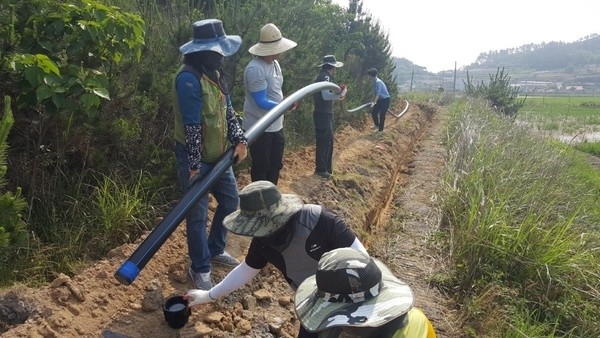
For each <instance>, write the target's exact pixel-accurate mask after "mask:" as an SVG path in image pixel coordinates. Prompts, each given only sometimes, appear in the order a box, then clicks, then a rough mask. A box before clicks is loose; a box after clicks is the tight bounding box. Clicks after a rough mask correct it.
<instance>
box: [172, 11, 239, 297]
mask: <svg viewBox="0 0 600 338" xmlns="http://www.w3.org/2000/svg"><path fill="white" fill-rule="evenodd" d="M193 34H194V35H193V39H192V40H190V41H189V42H187V43H186V44H184V45H182V46H181V47H180V48H179V51H180V52H181V53H182V54H183V64H182V65H181V67H179V69H178V71H177V73H176V75H175V80H174V84H173V88H174V100H173V101H174V102H173V103H174V104H173V106H174V113H175V126H174V134H175V135H174V139H175V156H176V159H177V177H178V180H179V184H180V186H181V188H182V190H183V192H184V193H185V192H186V190H187V189H188V187H189V186H190V185H191V184H192V183H193V182H196V181H197V180H200V179H202V178H203V177H205V176H207V175H208V174H209V173H210V172H211V171H212V170H213V168H214V166H215V164H216V163H217V162H218V160H219V159H220V157H221V155H223V154H224V153H225V152H226V151H227V150H228V149H229V148H230V147H231V146H233V147H235V148H234V156H235V158H236V160H237V161H238V162H239V161H242V160H243V159H244V158H245V157H246V154H247V144H248V141H247V140H246V138H245V137H244V132H243V130H242V128H241V127H240V125H239V122H238V120H237V117H236V114H235V111H234V109H233V106H232V104H231V99H230V97H229V90H230V88H229V87H228V85H227V81H226V80H225V72H224V71H223V61H224V59H225V57H227V56H231V55H233V54H235V53H236V52H237V50H238V49H239V48H240V45H241V44H242V39H241V38H240V37H239V36H237V35H226V34H225V30H224V29H223V22H221V20H217V19H206V20H201V21H197V22H195V23H194V24H193ZM224 122H225V123H224ZM210 193H212V195H213V196H214V197H215V199H216V201H217V203H218V206H217V208H216V210H215V213H214V216H213V219H212V226H211V228H210V232H209V234H208V236H207V230H206V228H207V218H208V193H207V194H205V195H203V196H201V197H200V198H199V199H198V201H196V204H195V205H194V206H193V207H192V208H191V209H190V211H189V212H188V214H187V215H186V234H187V244H188V253H189V256H190V260H191V265H190V267H189V270H188V272H189V275H190V278H191V279H192V282H193V284H194V287H196V288H198V289H203V290H209V289H210V288H211V287H212V279H211V275H210V273H211V264H212V263H217V264H224V265H228V266H236V265H237V264H239V261H238V260H237V259H236V258H235V257H232V256H231V255H230V254H228V253H227V251H225V247H226V244H227V241H226V236H227V229H226V228H225V227H224V226H223V219H224V218H225V216H227V215H229V214H230V213H232V212H234V211H235V210H236V209H237V205H238V202H239V195H238V187H237V182H236V180H235V176H234V174H233V169H232V168H231V167H229V168H228V169H227V170H226V171H225V172H224V173H223V174H222V175H221V176H220V177H219V178H218V179H217V180H216V182H215V183H214V185H213V186H212V188H211V190H210Z"/></svg>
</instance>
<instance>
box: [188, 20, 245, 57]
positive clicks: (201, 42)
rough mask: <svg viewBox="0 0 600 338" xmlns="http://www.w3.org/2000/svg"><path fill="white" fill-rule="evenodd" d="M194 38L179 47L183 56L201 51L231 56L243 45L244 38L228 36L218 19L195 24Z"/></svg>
mask: <svg viewBox="0 0 600 338" xmlns="http://www.w3.org/2000/svg"><path fill="white" fill-rule="evenodd" d="M192 27H193V28H194V37H193V39H192V40H191V41H189V42H187V43H186V44H184V45H182V46H181V47H179V51H180V52H181V53H182V54H183V55H186V54H190V53H194V52H201V51H213V52H217V53H219V54H221V55H223V56H231V55H233V54H235V52H237V50H238V49H239V48H240V46H241V45H242V38H241V37H239V36H237V35H226V34H225V30H224V29H223V22H222V21H221V20H218V19H206V20H200V21H196V22H194V24H193V25H192Z"/></svg>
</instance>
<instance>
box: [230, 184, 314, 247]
mask: <svg viewBox="0 0 600 338" xmlns="http://www.w3.org/2000/svg"><path fill="white" fill-rule="evenodd" d="M303 206H304V203H303V202H302V200H301V199H300V197H298V196H297V195H291V194H290V195H287V194H281V193H280V192H279V190H277V186H275V185H274V184H273V183H271V182H269V181H256V182H252V183H250V184H248V185H247V186H245V187H244V188H243V189H242V190H241V191H240V210H237V211H234V212H233V213H231V214H229V215H228V216H227V217H225V219H224V220H223V225H225V227H226V228H227V229H228V230H229V231H231V232H233V233H236V234H238V235H243V236H252V237H265V236H269V235H270V234H272V233H274V232H275V231H277V230H278V229H279V228H281V227H282V226H284V225H285V223H286V222H287V221H288V220H289V219H290V217H292V216H293V215H294V214H295V213H296V212H298V211H299V210H300V209H302V207H303Z"/></svg>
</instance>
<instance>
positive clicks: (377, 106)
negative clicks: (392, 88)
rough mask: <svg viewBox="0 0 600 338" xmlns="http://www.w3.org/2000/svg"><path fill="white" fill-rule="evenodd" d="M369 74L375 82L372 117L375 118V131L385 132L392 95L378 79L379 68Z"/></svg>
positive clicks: (368, 72)
mask: <svg viewBox="0 0 600 338" xmlns="http://www.w3.org/2000/svg"><path fill="white" fill-rule="evenodd" d="M367 74H369V76H370V77H371V80H372V81H373V99H372V100H371V107H373V110H371V116H372V117H373V124H374V127H373V128H374V129H378V130H379V131H380V132H382V131H383V127H384V126H385V114H386V113H387V111H388V109H389V108H390V93H389V92H388V89H387V86H386V85H385V83H384V82H383V81H381V79H380V78H378V77H377V68H371V69H369V70H368V71H367Z"/></svg>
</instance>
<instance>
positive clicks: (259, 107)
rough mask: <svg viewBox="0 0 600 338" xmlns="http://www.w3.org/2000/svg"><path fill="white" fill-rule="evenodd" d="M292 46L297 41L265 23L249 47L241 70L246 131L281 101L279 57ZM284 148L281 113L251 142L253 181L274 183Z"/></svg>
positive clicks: (276, 180)
mask: <svg viewBox="0 0 600 338" xmlns="http://www.w3.org/2000/svg"><path fill="white" fill-rule="evenodd" d="M294 47H296V43H295V42H294V41H292V40H289V39H286V38H284V37H283V36H282V35H281V31H280V30H279V28H277V26H275V25H274V24H272V23H268V24H266V25H264V26H263V27H262V28H261V30H260V42H258V43H257V44H255V45H253V46H252V47H250V50H249V52H250V53H251V54H253V55H254V56H255V57H254V58H253V59H252V60H251V61H250V62H249V63H248V65H247V66H246V69H245V70H244V119H243V121H242V128H244V129H246V130H248V129H249V128H250V127H252V126H253V125H254V124H255V123H256V122H258V121H259V120H260V119H261V118H262V117H264V116H265V115H266V114H267V113H268V112H269V111H270V110H271V109H273V108H274V107H275V106H277V105H278V104H279V103H280V102H281V101H282V100H283V98H284V96H283V72H282V70H281V66H280V64H279V56H280V54H281V53H283V52H285V51H288V50H290V49H292V48H294ZM293 109H295V107H293ZM284 148H285V137H284V135H283V115H281V116H280V117H279V118H277V120H275V121H274V122H273V123H272V124H271V125H270V126H268V127H267V129H265V131H264V132H263V133H261V134H260V135H259V136H258V137H257V138H256V140H255V141H254V142H253V143H252V144H251V145H250V159H251V165H250V178H251V179H252V181H260V180H266V181H271V182H273V184H275V185H277V182H278V181H279V172H280V170H281V168H283V153H284Z"/></svg>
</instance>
